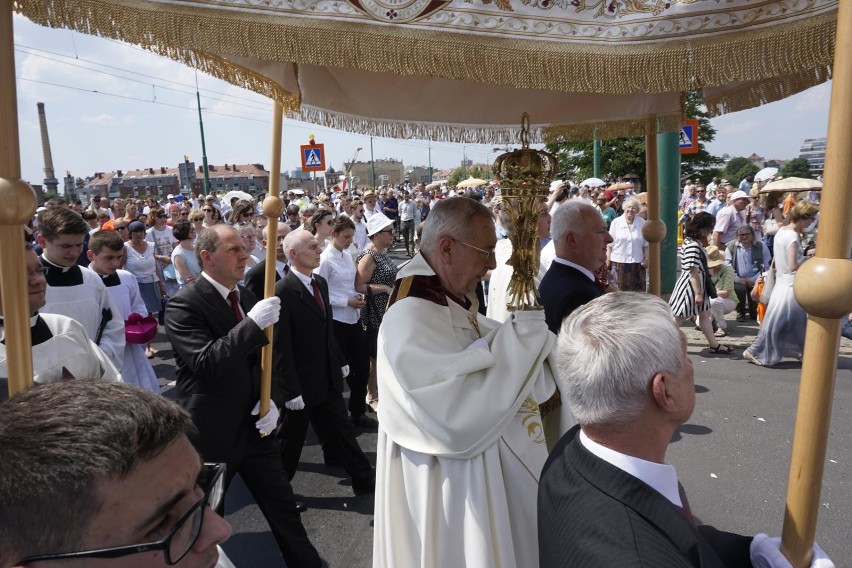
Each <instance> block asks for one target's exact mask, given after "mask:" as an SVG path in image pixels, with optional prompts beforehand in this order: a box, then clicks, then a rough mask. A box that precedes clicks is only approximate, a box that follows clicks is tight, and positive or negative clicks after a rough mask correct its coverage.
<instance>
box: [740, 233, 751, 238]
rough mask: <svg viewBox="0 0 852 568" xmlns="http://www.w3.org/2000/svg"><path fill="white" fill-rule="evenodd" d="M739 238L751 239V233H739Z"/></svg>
mask: <svg viewBox="0 0 852 568" xmlns="http://www.w3.org/2000/svg"><path fill="white" fill-rule="evenodd" d="M737 236H738V237H750V236H751V233H737Z"/></svg>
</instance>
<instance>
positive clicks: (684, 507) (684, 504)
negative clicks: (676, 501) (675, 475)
mask: <svg viewBox="0 0 852 568" xmlns="http://www.w3.org/2000/svg"><path fill="white" fill-rule="evenodd" d="M677 492H678V493H679V494H680V503H681V514H683V516H684V517H686V520H687V521H689V524H691V525H692V526H693V527H697V526H698V523H696V521H695V517H694V516H693V515H692V509H691V508H690V506H689V500H688V499H687V498H686V491H684V489H683V485H681V484H680V481H678V482H677Z"/></svg>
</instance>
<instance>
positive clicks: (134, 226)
mask: <svg viewBox="0 0 852 568" xmlns="http://www.w3.org/2000/svg"><path fill="white" fill-rule="evenodd" d="M144 230H145V223H143V222H142V221H133V222H131V223H130V224H129V225H127V232H128V233H132V232H134V231H144Z"/></svg>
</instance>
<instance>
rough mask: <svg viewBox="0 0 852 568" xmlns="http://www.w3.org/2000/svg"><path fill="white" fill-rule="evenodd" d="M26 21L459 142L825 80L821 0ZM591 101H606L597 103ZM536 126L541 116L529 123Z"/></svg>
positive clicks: (284, 3) (590, 123)
mask: <svg viewBox="0 0 852 568" xmlns="http://www.w3.org/2000/svg"><path fill="white" fill-rule="evenodd" d="M17 8H18V10H19V11H20V12H21V13H23V14H24V15H25V16H27V17H29V18H30V19H32V20H33V21H35V22H37V23H40V24H43V25H48V26H54V27H67V28H71V29H75V30H78V31H81V32H84V33H90V34H98V35H104V36H107V37H112V38H115V39H120V40H124V41H128V42H130V43H135V44H139V45H141V46H143V47H146V48H148V49H151V50H152V51H155V52H158V53H161V54H164V55H167V56H170V57H172V58H175V59H178V60H181V61H184V62H186V63H188V64H190V65H192V66H195V67H198V68H199V69H202V70H204V71H207V72H210V73H212V74H214V75H216V76H218V77H221V78H223V79H226V80H228V81H230V82H232V83H234V84H238V85H242V86H245V87H247V88H250V89H252V90H255V91H257V92H260V93H263V94H266V95H268V96H270V97H272V98H274V99H276V100H278V101H280V102H282V104H283V105H284V107H285V109H286V110H287V111H288V112H289V113H291V115H292V116H294V117H295V118H300V119H303V120H307V121H310V122H314V123H318V124H324V125H328V126H333V127H336V128H341V129H345V130H350V131H354V132H363V133H370V134H376V135H382V136H394V137H410V136H416V137H423V138H425V137H429V138H432V139H435V140H453V141H460V142H500V143H502V142H514V141H515V133H516V132H517V125H518V122H519V115H520V113H521V112H522V111H527V112H529V113H530V115H531V117H532V123H533V124H532V130H533V131H532V139H533V141H537V140H541V139H542V138H544V137H555V136H570V137H590V135H591V133H592V132H593V131H595V130H597V131H598V134H599V135H600V136H603V137H606V136H618V135H627V134H639V133H642V132H643V131H644V129H645V123H644V120H637V119H642V118H643V117H645V116H648V115H655V116H657V117H658V121H657V129H658V131H668V130H673V129H675V128H677V126H678V125H679V117H678V116H677V115H678V114H679V113H680V112H681V108H682V106H681V104H680V100H679V96H680V93H681V92H683V91H686V90H691V89H703V91H704V96H705V100H706V101H707V103H708V107H709V109H710V111H711V113H713V114H718V113H722V112H730V111H734V110H741V109H743V108H748V107H750V106H754V105H757V104H762V103H765V102H769V101H773V100H778V99H780V98H784V97H786V96H789V95H791V94H793V93H795V92H798V91H800V90H803V89H805V88H807V87H810V86H813V85H815V84H818V83H820V82H823V81H825V80H827V79H828V78H829V66H830V65H831V57H832V54H833V49H834V22H835V18H836V9H837V0H781V1H755V0H725V1H724V2H721V1H720V2H708V1H699V0H671V1H662V0H629V1H628V0H621V1H619V0H451V1H447V0H19V2H18V3H17ZM603 94H606V96H604V95H603ZM545 126H551V127H552V126H556V127H558V128H555V129H553V130H548V131H546V132H545V131H544V129H543V127H545Z"/></svg>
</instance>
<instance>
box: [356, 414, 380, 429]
mask: <svg viewBox="0 0 852 568" xmlns="http://www.w3.org/2000/svg"><path fill="white" fill-rule="evenodd" d="M351 420H352V424H354V425H355V426H361V427H362V428H375V427H377V426H378V425H379V421H378V420H376V419H375V418H373V417H372V416H367V415H366V414H359V415H358V416H353V417H352V419H351Z"/></svg>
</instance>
